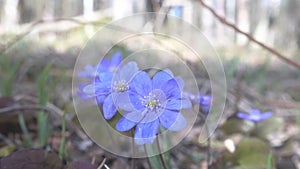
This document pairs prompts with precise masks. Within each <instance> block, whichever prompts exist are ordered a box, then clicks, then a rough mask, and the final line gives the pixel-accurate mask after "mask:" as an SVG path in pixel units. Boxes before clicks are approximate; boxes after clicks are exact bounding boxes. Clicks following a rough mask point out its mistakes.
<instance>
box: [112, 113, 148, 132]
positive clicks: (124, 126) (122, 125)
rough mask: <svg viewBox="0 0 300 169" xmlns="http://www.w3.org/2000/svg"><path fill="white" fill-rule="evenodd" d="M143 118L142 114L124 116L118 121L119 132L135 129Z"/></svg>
mask: <svg viewBox="0 0 300 169" xmlns="http://www.w3.org/2000/svg"><path fill="white" fill-rule="evenodd" d="M142 118H143V115H142V113H141V112H136V111H134V112H129V113H126V114H124V116H123V117H122V118H121V119H120V120H119V121H118V123H117V125H116V129H117V130H118V131H128V130H130V129H131V128H133V127H134V126H135V125H136V124H137V123H138V122H140V121H141V120H142Z"/></svg>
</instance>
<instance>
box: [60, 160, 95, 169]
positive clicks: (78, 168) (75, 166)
mask: <svg viewBox="0 0 300 169" xmlns="http://www.w3.org/2000/svg"><path fill="white" fill-rule="evenodd" d="M65 169H97V166H95V165H92V164H90V163H87V162H83V161H73V162H71V163H70V164H69V165H68V166H67V167H66V168H65Z"/></svg>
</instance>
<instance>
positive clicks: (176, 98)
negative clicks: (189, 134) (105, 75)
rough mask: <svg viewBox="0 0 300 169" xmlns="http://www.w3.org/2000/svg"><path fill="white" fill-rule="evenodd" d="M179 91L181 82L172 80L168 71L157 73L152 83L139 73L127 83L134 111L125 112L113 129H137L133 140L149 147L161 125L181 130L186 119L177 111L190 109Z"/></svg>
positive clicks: (145, 74)
mask: <svg viewBox="0 0 300 169" xmlns="http://www.w3.org/2000/svg"><path fill="white" fill-rule="evenodd" d="M182 88H183V81H182V79H180V78H174V77H173V75H172V73H170V71H169V70H164V71H159V72H158V73H156V74H155V75H154V77H153V78H152V80H151V78H150V77H149V75H148V74H147V73H146V72H144V71H141V72H139V73H138V74H137V75H136V76H135V77H134V78H133V80H132V82H131V83H130V90H129V99H130V104H131V105H132V106H133V109H132V110H131V111H128V112H125V113H124V115H123V117H122V118H121V119H120V120H119V121H118V123H117V125H116V129H117V130H118V131H122V132H123V131H128V130H130V129H132V128H133V127H134V126H136V130H135V135H134V139H135V142H136V144H139V145H141V144H152V143H153V141H154V139H155V138H156V135H157V133H158V130H159V127H160V125H162V126H163V127H164V128H166V129H168V130H171V131H179V130H182V129H183V128H184V127H185V126H186V120H185V118H184V117H183V116H182V115H181V113H180V110H181V109H184V108H190V107H191V103H190V101H189V100H187V99H184V98H183V97H182ZM117 104H118V105H119V104H122V100H121V99H120V100H119V101H118V103H117ZM125 104H128V103H127V101H125Z"/></svg>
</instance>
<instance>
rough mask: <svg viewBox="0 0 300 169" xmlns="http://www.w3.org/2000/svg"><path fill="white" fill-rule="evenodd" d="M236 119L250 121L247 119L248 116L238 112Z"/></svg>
mask: <svg viewBox="0 0 300 169" xmlns="http://www.w3.org/2000/svg"><path fill="white" fill-rule="evenodd" d="M237 117H238V118H240V119H246V120H251V119H250V118H249V114H246V113H242V112H238V113H237Z"/></svg>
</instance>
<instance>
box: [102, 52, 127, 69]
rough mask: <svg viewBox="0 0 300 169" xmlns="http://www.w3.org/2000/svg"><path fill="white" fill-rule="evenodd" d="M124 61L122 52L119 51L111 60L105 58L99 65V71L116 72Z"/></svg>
mask: <svg viewBox="0 0 300 169" xmlns="http://www.w3.org/2000/svg"><path fill="white" fill-rule="evenodd" d="M121 62H122V53H121V52H117V53H115V54H113V55H112V57H111V60H110V61H109V60H108V59H106V58H104V59H102V61H101V63H100V64H99V67H98V73H102V72H116V71H117V70H118V67H119V65H120V64H121Z"/></svg>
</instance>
